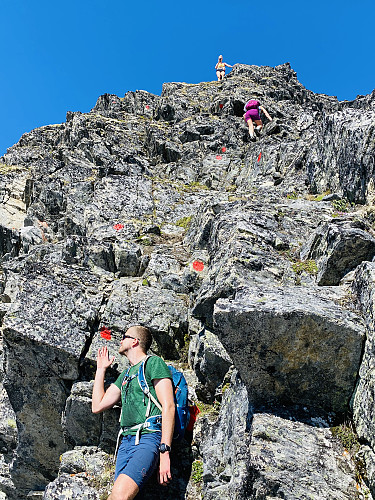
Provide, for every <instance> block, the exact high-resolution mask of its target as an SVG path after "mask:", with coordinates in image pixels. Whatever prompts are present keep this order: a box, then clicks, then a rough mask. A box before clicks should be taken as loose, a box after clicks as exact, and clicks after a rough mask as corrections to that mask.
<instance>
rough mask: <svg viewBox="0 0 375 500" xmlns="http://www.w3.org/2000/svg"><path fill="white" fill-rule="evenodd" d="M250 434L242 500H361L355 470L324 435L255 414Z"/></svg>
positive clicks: (298, 424)
mask: <svg viewBox="0 0 375 500" xmlns="http://www.w3.org/2000/svg"><path fill="white" fill-rule="evenodd" d="M250 432H251V443H250V446H249V456H250V464H249V468H250V475H251V480H250V481H249V483H250V485H251V486H250V490H249V493H248V496H246V498H249V499H250V498H251V499H253V498H254V499H255V498H284V499H297V498H298V499H301V500H305V499H306V500H307V499H309V498H319V499H322V500H323V499H324V500H328V499H329V500H331V499H332V500H333V499H336V500H343V499H347V500H349V499H350V500H351V499H353V498H361V497H360V496H359V493H358V490H357V483H356V480H355V464H354V462H353V461H351V460H350V457H349V455H348V454H343V450H342V448H341V446H340V444H339V443H337V442H335V440H334V439H333V437H332V435H331V432H330V430H329V429H317V428H311V427H309V426H307V425H306V424H303V423H301V422H291V421H288V420H284V419H282V418H280V417H277V416H275V415H268V414H255V415H254V417H253V421H252V425H251V431H250ZM368 498H372V497H368Z"/></svg>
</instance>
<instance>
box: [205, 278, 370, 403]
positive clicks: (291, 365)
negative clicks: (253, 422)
mask: <svg viewBox="0 0 375 500" xmlns="http://www.w3.org/2000/svg"><path fill="white" fill-rule="evenodd" d="M333 298H334V296H333V294H332V295H331V298H330V297H329V293H326V294H325V295H324V294H322V293H320V292H319V289H318V288H316V289H315V290H306V289H305V288H303V287H295V288H292V287H289V288H286V289H282V288H279V289H277V288H276V287H272V288H271V287H265V286H264V287H259V288H255V287H254V288H247V289H243V290H241V291H238V292H237V295H236V299H235V300H228V299H220V300H218V301H217V302H216V305H215V308H214V326H215V333H216V334H217V335H218V337H219V339H220V340H221V341H222V342H223V345H224V347H225V348H226V350H227V351H228V353H229V355H230V356H231V359H232V360H233V363H234V364H235V366H236V367H237V368H238V370H239V372H240V375H241V378H242V380H243V381H244V383H245V384H246V386H247V389H248V391H249V394H250V398H251V401H252V402H253V403H254V404H256V405H257V406H259V405H260V406H267V405H269V404H272V403H279V404H280V403H282V404H298V403H300V404H303V405H307V406H312V407H318V408H322V409H324V410H326V411H332V410H333V411H338V412H340V411H341V412H342V411H345V409H346V408H347V403H348V400H349V399H350V397H351V395H352V392H353V390H354V386H355V382H356V374H357V371H358V369H359V363H360V359H361V354H362V346H363V341H364V325H363V323H362V321H361V318H360V317H359V316H358V315H357V314H354V313H352V312H348V311H345V310H344V309H343V308H342V307H340V306H338V305H337V304H336V303H335V302H334V301H333V300H332V299H333ZM333 358H334V359H335V363H334V364H333V363H332V359H333Z"/></svg>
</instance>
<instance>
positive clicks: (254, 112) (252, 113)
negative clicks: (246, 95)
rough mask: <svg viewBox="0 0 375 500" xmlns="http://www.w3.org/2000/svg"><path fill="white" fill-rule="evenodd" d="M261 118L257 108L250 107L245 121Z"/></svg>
mask: <svg viewBox="0 0 375 500" xmlns="http://www.w3.org/2000/svg"><path fill="white" fill-rule="evenodd" d="M250 119H251V120H253V122H254V121H255V120H260V115H259V111H258V110H257V109H249V110H247V111H246V113H245V122H246V123H247V122H248V121H249V120H250Z"/></svg>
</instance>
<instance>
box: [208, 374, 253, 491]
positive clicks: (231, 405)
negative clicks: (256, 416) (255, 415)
mask: <svg viewBox="0 0 375 500" xmlns="http://www.w3.org/2000/svg"><path fill="white" fill-rule="evenodd" d="M249 416H251V413H250V412H249V401H248V397H247V391H246V387H245V386H244V385H243V384H242V383H241V382H240V380H239V379H238V377H237V376H236V374H233V376H232V388H230V389H228V390H227V391H226V392H225V397H224V400H223V403H222V408H221V410H220V415H219V418H218V420H217V422H215V424H210V423H209V422H208V421H206V422H205V424H204V426H203V429H202V431H201V432H202V442H201V445H200V452H201V454H202V457H203V464H204V468H203V483H204V486H203V495H204V498H207V499H212V500H213V499H215V500H216V499H218V500H219V499H220V500H221V499H222V500H224V499H227V498H230V499H233V500H237V499H238V500H240V499H243V498H248V497H247V496H246V491H247V480H248V466H247V463H248V447H249V444H250V443H249V434H248V423H249Z"/></svg>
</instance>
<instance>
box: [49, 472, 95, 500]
mask: <svg viewBox="0 0 375 500" xmlns="http://www.w3.org/2000/svg"><path fill="white" fill-rule="evenodd" d="M43 499H44V500H56V499H60V500H99V499H100V496H99V493H98V492H97V490H95V489H94V488H93V487H92V486H90V485H89V484H88V482H87V479H86V478H83V477H77V476H76V477H74V478H72V477H71V476H69V475H65V474H62V475H61V476H59V477H58V478H57V479H55V480H54V481H53V482H52V483H50V484H49V485H48V486H47V488H46V489H45V491H44V496H43Z"/></svg>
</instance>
